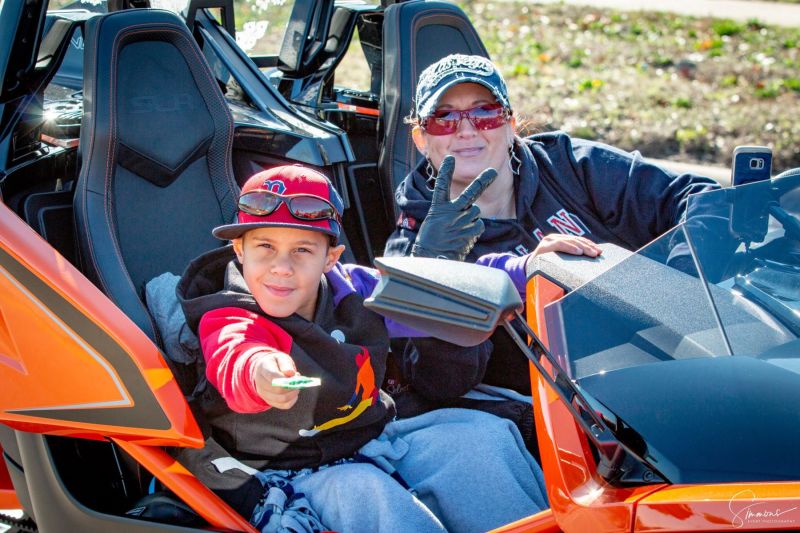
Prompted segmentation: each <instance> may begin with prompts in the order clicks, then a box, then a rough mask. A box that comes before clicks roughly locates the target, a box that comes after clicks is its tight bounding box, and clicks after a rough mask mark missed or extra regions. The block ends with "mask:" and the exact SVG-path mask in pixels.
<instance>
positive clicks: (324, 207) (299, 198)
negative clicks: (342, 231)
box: [239, 189, 342, 224]
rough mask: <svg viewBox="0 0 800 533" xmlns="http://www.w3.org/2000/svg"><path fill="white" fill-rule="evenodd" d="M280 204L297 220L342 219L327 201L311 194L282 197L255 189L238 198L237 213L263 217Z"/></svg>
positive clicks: (340, 221) (337, 220) (338, 220)
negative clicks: (283, 204) (241, 212)
mask: <svg viewBox="0 0 800 533" xmlns="http://www.w3.org/2000/svg"><path fill="white" fill-rule="evenodd" d="M281 203H285V204H286V207H288V208H289V213H291V215H292V216H293V217H294V218H296V219H298V220H335V221H336V222H338V223H339V224H341V223H342V218H341V216H340V215H339V212H338V211H336V208H335V207H333V204H331V203H330V202H329V201H327V200H326V199H324V198H321V197H319V196H314V195H312V194H292V195H287V196H284V195H282V194H278V193H274V192H272V191H265V190H263V189H256V190H253V191H248V192H246V193H245V194H243V195H241V196H240V197H239V211H243V212H244V213H247V214H248V215H255V216H258V217H265V216H267V215H271V214H272V213H274V212H275V210H276V209H278V206H280V205H281Z"/></svg>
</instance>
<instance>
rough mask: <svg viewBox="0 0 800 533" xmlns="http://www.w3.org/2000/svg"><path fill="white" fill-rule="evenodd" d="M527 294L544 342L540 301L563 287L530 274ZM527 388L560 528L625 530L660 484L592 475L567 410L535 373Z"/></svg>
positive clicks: (588, 457) (590, 459)
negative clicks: (633, 484)
mask: <svg viewBox="0 0 800 533" xmlns="http://www.w3.org/2000/svg"><path fill="white" fill-rule="evenodd" d="M527 294H529V295H530V296H529V298H528V317H529V322H530V323H531V325H532V327H534V329H535V331H536V332H537V334H538V335H539V336H540V337H541V339H542V341H543V342H545V343H546V342H547V331H546V328H545V323H544V306H545V305H547V304H548V303H550V302H552V301H554V300H556V299H558V298H560V297H561V296H563V294H564V291H563V290H562V289H561V288H560V287H558V286H556V285H555V284H553V283H551V282H550V281H548V280H546V279H544V278H542V277H540V276H535V277H533V278H532V279H531V280H530V281H529V284H528V288H527ZM531 311H533V312H531ZM544 366H545V368H548V367H549V365H548V364H545V365H544ZM532 392H533V402H534V415H535V418H536V431H537V434H538V437H539V451H540V453H541V457H542V469H543V470H544V477H545V482H546V484H547V494H548V497H549V498H550V507H551V510H552V512H553V516H554V518H555V520H556V522H557V523H558V525H559V526H560V527H561V528H562V529H563V530H564V531H566V532H572V531H576V532H579V531H593V532H598V533H599V532H606V531H608V532H612V531H614V532H618V531H631V528H632V526H633V520H634V516H635V505H636V502H637V501H638V500H639V499H640V498H641V497H642V496H645V495H647V494H649V493H651V492H653V491H654V490H657V489H658V488H659V487H661V486H663V485H654V486H647V487H637V488H624V489H620V488H616V487H611V486H609V485H608V484H607V483H605V481H604V480H603V479H602V478H600V477H599V476H598V475H597V473H596V465H595V462H594V459H593V457H592V455H591V451H590V449H589V445H588V442H587V440H586V438H585V437H584V435H583V433H582V432H581V430H580V429H579V427H578V426H577V425H576V424H575V422H574V420H573V418H572V415H571V414H570V412H569V411H568V410H567V408H566V407H565V406H564V404H563V403H562V402H561V400H560V399H559V398H558V396H557V395H556V393H555V391H553V390H552V388H551V387H550V386H549V385H548V384H547V382H545V381H544V379H542V378H541V377H540V376H539V375H538V373H535V372H532Z"/></svg>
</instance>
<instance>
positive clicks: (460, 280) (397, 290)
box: [364, 257, 522, 346]
mask: <svg viewBox="0 0 800 533" xmlns="http://www.w3.org/2000/svg"><path fill="white" fill-rule="evenodd" d="M375 266H376V268H377V269H378V270H379V271H380V273H381V281H380V283H379V284H378V285H377V286H376V287H375V290H374V291H373V293H372V295H371V296H370V297H369V298H367V300H366V301H365V302H364V305H366V306H367V308H369V309H372V310H373V311H375V312H376V313H380V314H381V315H383V316H385V317H387V318H390V319H392V320H394V321H396V322H400V323H401V324H405V325H407V326H410V327H412V328H414V329H417V330H419V331H421V332H423V333H427V334H429V335H430V336H432V337H437V338H439V339H442V340H445V341H448V342H452V343H453V344H457V345H459V346H475V345H477V344H480V343H481V342H483V341H485V340H486V339H488V338H489V336H490V335H491V334H492V332H493V331H494V329H495V328H496V327H497V326H498V325H499V324H501V323H502V322H503V321H504V320H507V319H509V318H511V317H513V316H514V314H515V313H516V312H517V311H521V310H522V299H521V298H520V296H519V293H518V292H517V289H516V288H515V287H514V284H513V283H512V282H511V278H509V277H508V274H506V273H505V272H504V271H502V270H498V269H496V268H491V267H486V266H482V265H475V264H471V263H461V262H458V261H448V260H446V259H429V258H423V257H378V258H376V259H375Z"/></svg>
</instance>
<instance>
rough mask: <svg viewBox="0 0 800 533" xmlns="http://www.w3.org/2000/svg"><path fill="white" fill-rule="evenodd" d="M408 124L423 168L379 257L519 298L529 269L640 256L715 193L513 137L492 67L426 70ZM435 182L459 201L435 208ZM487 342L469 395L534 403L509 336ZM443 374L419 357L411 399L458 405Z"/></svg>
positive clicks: (410, 358) (592, 150)
mask: <svg viewBox="0 0 800 533" xmlns="http://www.w3.org/2000/svg"><path fill="white" fill-rule="evenodd" d="M410 122H411V124H412V125H413V129H412V136H413V139H414V142H415V144H416V146H417V148H418V150H419V151H420V153H422V154H423V155H424V156H425V161H423V162H422V163H421V164H420V166H419V167H417V168H416V169H415V170H414V171H412V172H411V173H410V174H409V175H408V176H406V178H405V179H404V180H403V182H402V183H401V184H400V186H399V187H398V189H397V191H396V195H395V198H396V202H397V206H398V208H399V209H400V211H401V216H400V218H399V221H398V226H397V228H396V229H395V231H394V233H393V234H392V235H391V237H390V238H389V241H388V242H387V245H386V250H385V254H386V255H409V254H413V255H424V256H444V257H450V258H456V259H465V260H467V261H470V262H478V263H482V264H487V265H491V266H495V267H498V268H504V269H505V270H506V271H507V272H508V273H509V275H510V276H511V278H512V280H513V281H514V283H515V285H516V286H517V288H518V290H519V291H520V293H522V294H524V290H525V282H526V275H525V263H526V262H527V260H528V258H529V257H531V256H535V255H538V254H541V253H545V252H551V251H560V252H566V253H570V254H577V255H582V254H585V255H588V256H591V257H595V256H597V255H598V254H600V252H601V250H600V248H599V247H598V246H597V245H596V244H595V243H601V242H611V243H614V244H617V245H620V246H623V247H625V248H628V249H631V250H635V249H637V248H639V247H641V246H643V245H644V244H646V243H647V242H649V241H651V240H652V239H654V238H655V237H657V236H659V235H661V234H662V233H664V232H665V231H667V230H668V229H670V228H671V227H673V226H674V225H675V224H676V223H678V222H679V221H680V219H681V217H682V216H683V215H684V212H685V209H686V199H687V197H688V196H689V195H690V194H693V193H697V192H701V191H705V190H709V189H713V188H716V187H718V185H717V184H716V182H714V181H713V180H711V179H709V178H703V177H699V176H693V175H690V174H682V175H676V174H674V173H672V172H670V171H668V170H665V169H662V168H660V167H658V166H656V165H653V164H652V163H648V162H647V161H645V160H644V159H643V158H642V156H641V155H640V154H639V153H638V152H633V153H628V152H624V151H622V150H619V149H616V148H613V147H611V146H608V145H604V144H601V143H597V142H594V141H587V140H583V139H572V138H570V137H569V136H568V135H566V134H564V133H562V132H551V133H543V134H538V135H534V136H531V137H528V138H524V139H523V138H520V137H518V136H517V135H516V133H515V127H516V118H515V117H514V114H513V109H512V106H511V103H510V102H509V99H508V90H507V88H506V84H505V82H504V80H503V78H502V76H501V75H500V72H499V71H498V70H497V67H496V66H495V65H494V64H493V63H492V62H491V61H489V60H488V59H486V58H483V57H480V56H465V55H460V54H455V55H450V56H447V57H445V58H444V59H442V60H440V61H438V62H436V63H434V64H433V65H431V66H429V67H428V68H426V69H425V70H424V71H423V72H422V74H421V75H420V78H419V83H418V85H417V93H416V98H415V108H414V110H413V112H412V116H411V118H410ZM448 155H450V156H453V158H454V168H453V167H452V164H451V163H449V162H448V163H447V164H445V165H444V167H443V168H440V167H442V165H443V163H444V162H445V161H446V159H445V156H448ZM447 159H448V160H449V158H447ZM487 168H493V169H496V171H497V177H496V178H495V179H494V181H493V182H492V183H491V185H488V186H487V187H486V188H485V190H484V191H483V192H482V194H480V192H479V196H478V197H477V199H474V206H472V205H470V202H469V201H467V202H464V201H463V196H468V197H469V200H472V199H473V198H475V194H474V191H467V194H464V191H465V189H466V188H467V187H468V186H469V184H470V183H471V182H472V181H473V180H474V179H475V177H476V176H478V175H479V174H480V173H482V172H483V171H484V170H485V169H487ZM435 169H440V172H439V173H438V176H437V172H436V171H435ZM442 179H444V181H449V182H450V185H449V186H450V195H449V196H450V198H454V199H455V200H453V201H451V202H442V201H439V200H438V199H437V201H436V202H434V205H433V206H432V205H431V200H432V198H433V191H432V184H433V183H435V182H437V181H439V180H442ZM478 181H479V182H480V183H479V184H476V186H474V187H477V188H478V189H480V188H482V186H483V185H485V183H484V182H485V181H487V180H486V175H485V174H484V175H482V176H481V177H480V178H478ZM479 185H480V186H479ZM437 188H438V189H440V190H441V189H442V188H446V187H439V186H438V184H437ZM459 195H462V197H459ZM459 200H462V201H461V202H459ZM475 207H477V209H474V208H475ZM469 209H471V210H472V211H465V210H469ZM465 212H466V213H467V214H469V215H474V216H473V217H472V218H470V217H469V216H465V215H464V213H465ZM477 217H480V220H477ZM469 224H471V226H470V225H469ZM465 228H466V229H467V231H460V229H465ZM459 235H462V238H461V239H459V237H458V236H459ZM473 243H474V246H473ZM492 341H493V342H494V349H493V351H492V354H491V357H490V359H489V361H488V363H486V362H476V363H475V365H473V366H474V368H473V370H474V371H475V374H476V378H475V379H476V381H475V383H476V384H477V383H480V382H483V383H488V384H491V385H498V386H502V387H507V388H511V389H514V390H515V391H518V392H521V393H523V394H526V395H529V394H530V381H529V378H528V364H527V360H526V359H525V358H524V357H523V356H522V355H521V354H520V353H519V351H518V350H517V348H516V347H515V345H514V344H513V342H512V341H511V339H510V338H509V337H508V336H507V334H506V333H505V332H501V331H498V332H496V333H495V335H494V336H493V337H492ZM431 342H440V341H434V340H431ZM426 351H427V350H426ZM433 353H435V352H433ZM446 364H447V363H442V364H441V365H438V368H437V362H436V361H422V359H421V358H419V355H418V353H417V352H416V351H415V350H411V353H406V354H405V359H404V362H403V366H404V370H405V373H406V377H407V378H408V379H409V380H410V382H411V383H412V385H413V387H414V389H415V390H417V392H420V393H421V394H422V395H423V396H425V397H427V398H430V399H436V400H442V399H447V398H452V397H453V394H452V393H453V392H454V391H447V390H444V389H446V388H443V387H442V384H441V376H442V375H447V374H446V372H448V371H449V367H445V365H446ZM484 366H485V371H482V370H483V369H482V368H481V367H484ZM423 367H424V370H423ZM442 372H445V374H442ZM437 378H438V379H437Z"/></svg>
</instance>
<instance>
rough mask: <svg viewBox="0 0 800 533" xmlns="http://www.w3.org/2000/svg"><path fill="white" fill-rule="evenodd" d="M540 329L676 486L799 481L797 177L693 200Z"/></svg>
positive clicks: (555, 308)
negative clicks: (680, 218) (674, 222)
mask: <svg viewBox="0 0 800 533" xmlns="http://www.w3.org/2000/svg"><path fill="white" fill-rule="evenodd" d="M545 317H546V320H547V324H548V337H549V340H550V343H551V350H552V352H553V355H554V356H555V357H556V358H557V359H558V360H559V361H560V363H561V366H562V367H563V368H564V370H565V371H566V372H567V373H568V374H569V376H570V377H571V378H572V379H573V380H575V381H577V382H578V383H579V384H580V385H581V386H582V388H583V390H584V391H585V392H586V393H588V394H589V395H590V396H592V397H593V398H594V399H595V400H597V401H599V402H600V403H602V404H604V405H605V407H607V408H608V409H610V410H611V411H613V412H614V414H615V415H617V416H618V417H619V418H620V419H621V420H623V421H624V422H626V423H627V424H629V425H630V426H631V427H632V428H633V429H635V430H636V431H637V432H638V433H639V434H640V435H641V437H642V438H643V439H644V440H645V441H646V443H647V447H648V450H647V453H648V454H649V455H650V456H651V457H653V458H654V459H655V460H656V464H657V466H658V468H659V469H660V470H661V471H662V472H663V473H664V474H665V475H666V477H667V478H668V479H669V480H670V481H672V482H726V481H751V480H780V479H793V480H797V479H800V459H798V454H797V453H796V452H795V448H796V445H797V443H799V442H800V414H799V413H800V410H798V409H797V406H798V405H800V340H798V335H800V176H791V177H785V178H781V179H779V180H772V181H767V182H761V183H754V184H748V185H743V186H739V187H736V188H729V189H720V190H717V191H712V192H708V193H703V194H700V195H696V196H693V197H691V198H690V200H689V203H688V207H687V219H686V222H685V223H683V224H681V225H680V226H678V227H676V228H675V229H674V230H672V231H671V232H669V233H667V234H666V235H664V236H662V237H661V238H659V239H657V240H655V241H653V242H652V243H650V244H649V245H648V246H646V247H645V248H643V249H642V250H640V251H639V252H637V253H636V254H634V255H632V256H631V257H630V258H628V259H626V260H625V261H623V262H622V263H620V264H619V265H618V266H616V267H615V268H613V269H611V270H609V271H608V272H605V273H604V274H602V275H600V276H598V277H597V278H595V279H594V280H592V281H591V282H589V283H587V284H586V285H583V286H582V287H580V288H578V289H577V290H575V291H573V292H572V293H570V294H568V295H567V296H566V297H565V298H563V299H562V300H560V301H558V302H555V303H553V304H551V305H549V306H548V307H547V308H546V309H545Z"/></svg>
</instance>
